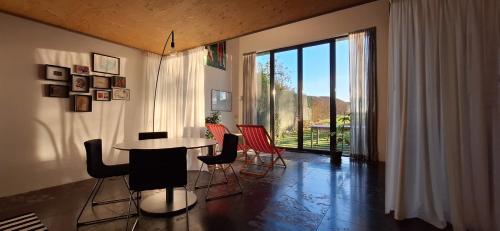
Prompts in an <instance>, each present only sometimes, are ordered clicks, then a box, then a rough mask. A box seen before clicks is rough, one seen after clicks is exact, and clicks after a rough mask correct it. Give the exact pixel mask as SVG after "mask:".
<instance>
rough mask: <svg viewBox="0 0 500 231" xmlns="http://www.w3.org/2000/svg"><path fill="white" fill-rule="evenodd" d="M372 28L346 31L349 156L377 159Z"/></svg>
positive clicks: (373, 31) (373, 36) (373, 37)
mask: <svg viewBox="0 0 500 231" xmlns="http://www.w3.org/2000/svg"><path fill="white" fill-rule="evenodd" d="M375 54H376V52H375V29H369V30H364V31H360V32H355V33H351V34H349V86H350V92H351V93H350V101H351V157H353V158H355V159H361V160H370V161H376V160H377V140H376V134H377V127H376V119H377V116H376V115H377V114H376V101H377V95H376V88H377V86H376V84H375V83H376V79H375V77H376V75H375V73H376V72H375Z"/></svg>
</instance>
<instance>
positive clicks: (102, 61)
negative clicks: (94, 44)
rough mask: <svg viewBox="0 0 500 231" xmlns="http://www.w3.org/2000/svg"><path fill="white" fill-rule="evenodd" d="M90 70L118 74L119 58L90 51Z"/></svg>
mask: <svg viewBox="0 0 500 231" xmlns="http://www.w3.org/2000/svg"><path fill="white" fill-rule="evenodd" d="M92 71H93V72H100V73H106V74H112V75H120V58H117V57H113V56H109V55H103V54H99V53H92Z"/></svg>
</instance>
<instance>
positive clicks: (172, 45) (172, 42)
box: [153, 30, 175, 132]
mask: <svg viewBox="0 0 500 231" xmlns="http://www.w3.org/2000/svg"><path fill="white" fill-rule="evenodd" d="M170 38H172V40H171V43H170V47H171V48H175V43H174V31H173V30H172V31H171V32H170V34H168V37H167V40H166V41H165V45H163V51H162V52H161V56H160V63H159V64H158V73H157V74H156V83H155V94H154V99H153V132H154V131H155V115H156V91H157V90H158V78H159V77H160V69H161V62H162V61H163V56H164V55H165V50H166V48H167V44H168V40H169V39H170Z"/></svg>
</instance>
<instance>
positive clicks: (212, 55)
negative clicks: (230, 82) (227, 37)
mask: <svg viewBox="0 0 500 231" xmlns="http://www.w3.org/2000/svg"><path fill="white" fill-rule="evenodd" d="M207 50H208V53H207V65H209V66H212V67H215V68H219V69H222V70H226V41H223V42H218V43H214V44H211V45H208V46H207Z"/></svg>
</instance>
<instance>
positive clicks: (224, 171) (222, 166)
mask: <svg viewBox="0 0 500 231" xmlns="http://www.w3.org/2000/svg"><path fill="white" fill-rule="evenodd" d="M220 168H221V169H222V172H223V173H224V177H225V178H226V183H229V179H227V175H226V170H225V169H224V165H222V164H220Z"/></svg>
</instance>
